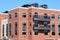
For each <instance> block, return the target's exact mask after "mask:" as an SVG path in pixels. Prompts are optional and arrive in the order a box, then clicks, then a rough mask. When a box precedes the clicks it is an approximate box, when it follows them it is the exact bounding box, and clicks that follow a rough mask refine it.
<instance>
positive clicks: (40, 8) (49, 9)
mask: <svg viewBox="0 0 60 40" xmlns="http://www.w3.org/2000/svg"><path fill="white" fill-rule="evenodd" d="M17 8H22V9H30V8H35V9H43V10H51V11H60V10H57V9H45V8H42V7H33V6H32V7H19V6H18V7H16V8H13V9H10V10H8V11H11V10H14V9H17Z"/></svg>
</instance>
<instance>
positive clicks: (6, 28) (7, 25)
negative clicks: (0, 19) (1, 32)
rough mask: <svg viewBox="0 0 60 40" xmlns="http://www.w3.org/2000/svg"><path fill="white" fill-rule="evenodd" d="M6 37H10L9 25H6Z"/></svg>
mask: <svg viewBox="0 0 60 40" xmlns="http://www.w3.org/2000/svg"><path fill="white" fill-rule="evenodd" d="M6 36H8V24H6Z"/></svg>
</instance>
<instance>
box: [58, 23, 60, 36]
mask: <svg viewBox="0 0 60 40" xmlns="http://www.w3.org/2000/svg"><path fill="white" fill-rule="evenodd" d="M58 31H59V35H60V23H59V24H58Z"/></svg>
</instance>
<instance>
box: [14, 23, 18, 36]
mask: <svg viewBox="0 0 60 40" xmlns="http://www.w3.org/2000/svg"><path fill="white" fill-rule="evenodd" d="M17 26H18V23H17V22H15V35H17V30H18V29H17Z"/></svg>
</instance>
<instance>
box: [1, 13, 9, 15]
mask: <svg viewBox="0 0 60 40" xmlns="http://www.w3.org/2000/svg"><path fill="white" fill-rule="evenodd" d="M0 14H3V15H8V13H0Z"/></svg>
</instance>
